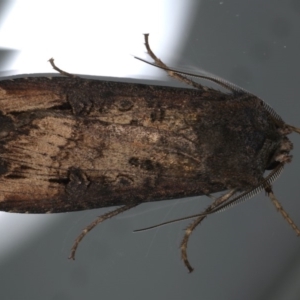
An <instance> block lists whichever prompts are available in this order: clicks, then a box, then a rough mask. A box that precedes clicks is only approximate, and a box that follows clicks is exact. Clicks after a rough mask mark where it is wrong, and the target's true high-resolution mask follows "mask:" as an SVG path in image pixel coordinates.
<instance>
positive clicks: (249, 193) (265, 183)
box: [212, 163, 284, 213]
mask: <svg viewBox="0 0 300 300" xmlns="http://www.w3.org/2000/svg"><path fill="white" fill-rule="evenodd" d="M283 167H284V163H281V164H279V165H278V166H277V167H276V168H275V169H274V170H272V172H270V174H269V175H268V176H267V177H266V178H265V179H264V180H263V181H262V182H261V183H260V184H259V185H258V186H257V187H255V188H253V189H251V190H249V191H246V192H244V193H242V194H241V195H239V196H237V197H235V198H234V199H232V200H230V201H228V202H227V203H225V204H223V205H221V206H219V207H218V208H216V209H214V210H213V212H212V213H215V212H222V211H224V210H225V209H227V208H229V207H232V206H234V205H237V204H239V203H242V202H244V201H246V200H249V199H251V198H253V197H254V196H256V195H257V194H259V193H260V192H261V191H262V190H263V189H265V188H266V187H269V186H271V185H272V183H273V182H275V180H276V179H277V178H278V177H279V176H280V174H281V172H282V170H283Z"/></svg>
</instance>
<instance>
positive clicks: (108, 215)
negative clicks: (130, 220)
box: [69, 204, 138, 260]
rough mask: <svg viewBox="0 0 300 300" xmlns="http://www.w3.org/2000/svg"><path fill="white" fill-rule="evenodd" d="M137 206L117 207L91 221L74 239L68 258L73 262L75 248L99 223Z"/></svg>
mask: <svg viewBox="0 0 300 300" xmlns="http://www.w3.org/2000/svg"><path fill="white" fill-rule="evenodd" d="M137 205H138V204H129V205H124V206H122V207H119V208H117V209H115V210H113V211H110V212H108V213H106V214H104V215H102V216H99V217H98V218H97V219H96V220H95V221H93V222H92V223H91V224H89V225H88V226H87V227H85V228H84V229H83V230H82V232H81V234H80V235H79V236H78V237H77V238H76V240H75V242H74V244H73V246H72V249H71V254H70V256H69V259H73V260H75V253H76V250H77V247H78V245H79V243H80V242H81V240H82V239H83V238H84V237H85V236H86V235H87V234H88V233H89V232H90V231H91V230H92V229H93V228H94V227H96V226H97V225H98V224H99V223H102V222H104V221H105V220H107V219H110V218H112V217H114V216H116V215H118V214H120V213H122V212H124V211H126V210H129V209H131V208H133V207H135V206H137Z"/></svg>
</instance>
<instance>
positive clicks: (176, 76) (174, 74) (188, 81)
mask: <svg viewBox="0 0 300 300" xmlns="http://www.w3.org/2000/svg"><path fill="white" fill-rule="evenodd" d="M144 37H145V46H146V49H147V53H148V54H149V56H150V57H151V58H152V59H153V60H154V62H155V65H157V66H158V67H160V68H162V69H164V70H165V71H166V72H167V73H168V75H169V76H170V77H172V78H174V79H177V80H179V81H181V82H183V83H186V84H188V85H191V86H193V87H195V88H197V89H198V90H203V91H205V90H207V88H206V87H204V86H203V85H201V84H199V83H197V82H195V81H193V80H191V79H189V78H188V77H186V76H184V75H181V74H179V73H178V72H175V71H173V70H171V69H170V68H169V67H168V66H167V65H166V64H164V63H163V62H162V61H161V60H160V59H159V58H158V57H157V56H156V55H155V54H154V53H153V51H152V50H151V48H150V45H149V33H146V34H144Z"/></svg>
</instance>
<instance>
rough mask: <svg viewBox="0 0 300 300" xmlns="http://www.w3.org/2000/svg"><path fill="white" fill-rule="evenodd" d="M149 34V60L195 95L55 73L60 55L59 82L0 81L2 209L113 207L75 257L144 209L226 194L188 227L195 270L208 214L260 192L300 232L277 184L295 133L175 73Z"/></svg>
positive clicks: (230, 93)
mask: <svg viewBox="0 0 300 300" xmlns="http://www.w3.org/2000/svg"><path fill="white" fill-rule="evenodd" d="M144 36H145V46H146V49H147V53H148V54H149V56H150V57H151V58H152V59H153V61H154V62H153V63H150V64H152V65H153V66H156V67H158V68H161V69H164V70H165V71H166V72H167V73H168V75H169V76H171V77H173V78H175V79H176V80H179V81H181V82H184V83H186V84H187V85H189V87H187V88H174V87H164V86H155V85H144V84H132V83H122V82H112V81H100V80H91V79H84V78H80V77H79V76H76V75H72V74H69V73H67V72H64V71H63V70H61V69H59V68H58V67H57V66H56V65H55V64H54V60H53V59H51V60H50V63H51V64H52V66H53V68H54V69H55V70H57V71H58V72H59V73H60V74H61V75H63V76H58V77H52V78H46V77H28V78H25V77H22V78H15V79H13V80H2V81H0V182H1V189H0V210H1V211H6V212H14V213H62V212H71V211H78V210H85V209H94V208H100V207H108V206H118V208H115V209H114V210H112V211H111V212H108V213H106V214H104V215H102V216H100V217H99V218H98V219H96V220H95V221H93V222H92V223H91V224H90V225H89V226H87V227H86V228H85V229H84V230H83V231H82V233H81V234H80V235H79V236H78V237H77V239H76V240H75V242H74V245H73V247H72V250H71V255H70V258H72V259H74V258H75V252H76V249H77V247H78V245H79V243H80V241H81V240H82V239H83V238H84V236H85V235H86V234H87V233H88V232H89V231H90V230H92V229H93V228H94V227H95V226H96V225H97V224H99V223H101V222H103V221H105V220H107V219H109V218H111V217H113V216H116V215H118V214H120V213H121V212H124V211H126V210H129V209H132V208H133V207H135V206H137V205H139V204H141V203H144V202H149V201H160V200H166V199H175V198H182V197H189V196H196V195H210V194H213V193H216V192H220V191H226V192H225V194H224V195H222V196H220V197H218V198H217V199H215V200H214V201H213V202H212V204H211V205H210V206H209V207H208V208H207V209H206V210H204V211H203V212H202V213H200V214H196V215H194V216H189V217H187V218H190V217H194V218H195V219H194V221H193V222H192V223H191V224H190V226H189V227H188V228H187V229H186V231H185V234H184V237H183V240H182V243H181V257H182V259H183V261H184V264H185V266H186V267H187V268H188V270H189V271H190V272H191V271H192V270H193V268H192V266H191V265H190V263H189V260H188V256H187V245H188V240H189V237H190V235H191V233H192V232H193V230H194V229H195V228H196V227H197V226H198V225H199V224H200V223H201V222H202V221H203V220H204V219H205V218H206V217H207V216H208V215H209V214H212V213H215V212H217V211H220V210H222V209H224V208H226V207H228V206H231V205H233V204H236V203H239V202H241V201H243V200H245V199H248V198H250V197H253V196H254V195H256V194H257V193H259V192H260V191H262V190H265V191H266V192H267V194H268V195H269V197H270V198H271V200H272V201H273V203H274V205H275V207H276V208H277V209H278V211H279V212H280V213H281V214H282V215H283V217H284V218H285V219H286V220H287V222H288V223H289V224H290V225H291V226H292V228H293V229H294V230H295V231H296V232H297V234H298V235H299V233H300V230H299V229H298V228H297V226H296V225H295V224H294V222H293V221H292V220H291V218H290V217H289V216H288V215H287V213H286V212H285V211H284V210H283V208H282V206H281V205H280V203H279V202H278V201H277V199H276V197H275V195H274V193H273V192H272V183H273V182H274V181H275V179H276V178H277V177H278V176H279V174H280V173H281V171H282V170H283V167H284V165H285V164H286V163H288V162H290V161H291V155H290V151H291V150H292V143H291V142H290V141H289V139H288V138H287V135H289V134H290V133H292V132H297V133H300V129H298V128H296V127H294V126H292V125H288V124H286V123H285V122H284V121H283V120H282V118H281V117H280V116H279V115H278V114H277V113H276V112H275V111H274V110H273V109H272V108H271V107H270V106H268V105H267V104H266V103H265V102H264V101H262V100H261V99H259V98H258V97H256V96H254V95H253V94H251V93H249V92H247V91H245V90H243V89H242V88H239V87H237V86H235V85H233V84H231V83H229V82H227V81H224V80H222V79H220V78H217V77H212V76H206V75H194V74H189V73H185V72H180V71H178V70H176V69H172V68H169V67H168V66H167V65H165V64H164V63H163V62H162V61H161V60H160V59H158V58H157V57H156V55H155V54H154V53H153V52H152V50H151V48H150V45H149V40H148V38H149V35H148V34H145V35H144ZM138 59H139V58H138ZM140 60H142V59H140ZM142 61H144V60H142ZM145 62H147V61H145ZM147 63H149V62H147ZM194 77H197V78H200V79H206V80H210V81H212V82H215V83H217V84H218V85H219V86H221V87H222V88H225V89H226V91H227V92H222V91H220V90H217V89H214V88H211V87H207V86H204V85H202V84H201V83H198V82H196V81H195V80H194ZM266 171H269V173H268V174H267V175H266V176H264V174H265V172H266Z"/></svg>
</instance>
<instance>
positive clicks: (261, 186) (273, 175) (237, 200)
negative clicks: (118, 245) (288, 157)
mask: <svg viewBox="0 0 300 300" xmlns="http://www.w3.org/2000/svg"><path fill="white" fill-rule="evenodd" d="M283 167H284V164H280V165H278V166H277V168H275V169H274V170H273V171H272V172H271V173H270V174H269V175H268V176H267V177H266V178H265V179H264V180H263V181H262V182H261V183H260V184H259V185H258V186H257V187H255V188H253V189H251V190H249V191H246V192H244V193H242V194H240V195H239V196H237V197H235V198H233V199H232V200H230V201H228V202H226V203H224V204H223V205H220V206H218V207H217V208H215V209H213V210H212V211H210V212H207V213H201V214H195V215H190V216H187V217H183V218H179V219H174V220H171V221H167V222H163V223H160V224H156V225H153V226H149V227H145V228H141V229H137V230H134V232H140V231H146V230H150V229H154V228H157V227H161V226H165V225H168V224H172V223H176V222H180V221H184V220H188V219H192V218H196V217H203V216H207V215H211V214H213V213H216V212H223V211H224V210H226V209H227V208H231V207H233V206H235V205H237V204H239V203H242V202H244V201H246V200H249V199H251V198H253V197H254V196H256V195H257V194H259V193H260V192H261V191H262V190H263V189H265V186H271V184H272V183H273V182H274V181H275V180H276V179H277V178H278V177H279V176H280V174H281V172H282V170H283Z"/></svg>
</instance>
